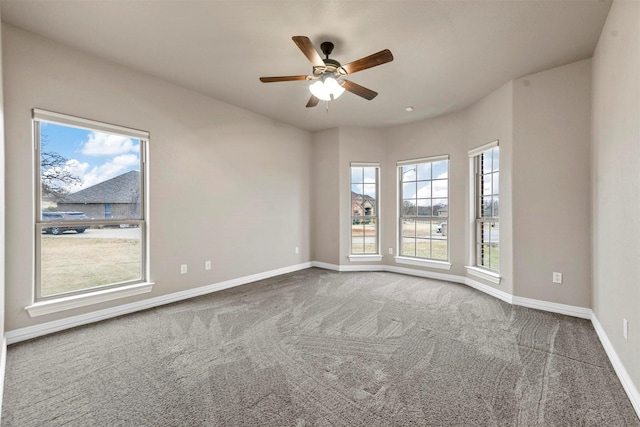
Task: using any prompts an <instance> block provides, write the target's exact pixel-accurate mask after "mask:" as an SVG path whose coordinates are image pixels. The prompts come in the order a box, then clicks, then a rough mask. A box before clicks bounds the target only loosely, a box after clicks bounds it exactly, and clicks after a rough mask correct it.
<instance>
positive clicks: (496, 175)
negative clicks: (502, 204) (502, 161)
mask: <svg viewBox="0 0 640 427" xmlns="http://www.w3.org/2000/svg"><path fill="white" fill-rule="evenodd" d="M492 175H493V193H492V194H500V173H499V172H496V173H493V174H492Z"/></svg>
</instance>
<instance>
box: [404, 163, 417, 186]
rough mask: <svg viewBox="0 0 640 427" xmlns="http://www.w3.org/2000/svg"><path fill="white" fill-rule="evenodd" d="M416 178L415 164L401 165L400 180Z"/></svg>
mask: <svg viewBox="0 0 640 427" xmlns="http://www.w3.org/2000/svg"><path fill="white" fill-rule="evenodd" d="M415 180H416V165H405V166H402V181H403V182H407V181H415Z"/></svg>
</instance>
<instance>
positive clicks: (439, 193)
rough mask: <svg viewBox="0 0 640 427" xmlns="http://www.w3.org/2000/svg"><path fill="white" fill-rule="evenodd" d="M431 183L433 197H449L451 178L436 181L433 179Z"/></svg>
mask: <svg viewBox="0 0 640 427" xmlns="http://www.w3.org/2000/svg"><path fill="white" fill-rule="evenodd" d="M431 185H432V186H433V196H432V197H440V198H442V197H449V180H447V179H438V180H436V181H432V183H431Z"/></svg>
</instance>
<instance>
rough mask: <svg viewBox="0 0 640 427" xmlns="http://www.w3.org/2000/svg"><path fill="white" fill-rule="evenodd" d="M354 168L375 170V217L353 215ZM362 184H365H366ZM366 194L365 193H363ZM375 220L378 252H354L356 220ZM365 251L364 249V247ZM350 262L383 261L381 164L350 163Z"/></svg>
mask: <svg viewBox="0 0 640 427" xmlns="http://www.w3.org/2000/svg"><path fill="white" fill-rule="evenodd" d="M353 168H375V179H376V182H375V186H376V198H375V207H374V210H375V215H353V200H352V198H351V192H352V188H353V187H352V185H353ZM362 184H365V183H364V182H363V183H362ZM363 192H364V191H363ZM368 219H373V220H374V221H375V225H376V235H375V239H376V252H375V253H373V252H362V253H354V252H353V224H354V222H353V221H354V220H358V221H363V220H368ZM363 237H364V236H363ZM365 247H366V246H365ZM363 249H364V247H363ZM348 258H349V261H351V262H368V261H382V258H383V256H382V253H381V244H380V163H378V162H351V163H349V256H348Z"/></svg>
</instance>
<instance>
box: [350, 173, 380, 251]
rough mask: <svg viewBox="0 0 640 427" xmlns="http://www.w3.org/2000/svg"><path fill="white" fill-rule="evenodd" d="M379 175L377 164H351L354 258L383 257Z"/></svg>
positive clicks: (352, 245) (352, 248)
mask: <svg viewBox="0 0 640 427" xmlns="http://www.w3.org/2000/svg"><path fill="white" fill-rule="evenodd" d="M379 172H380V166H379V165H378V164H377V163H376V164H373V163H352V164H351V255H353V256H356V257H357V256H365V255H379V254H380V244H379V238H378V192H379V191H378V180H379ZM351 259H352V260H353V259H354V258H353V257H352V258H351Z"/></svg>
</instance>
